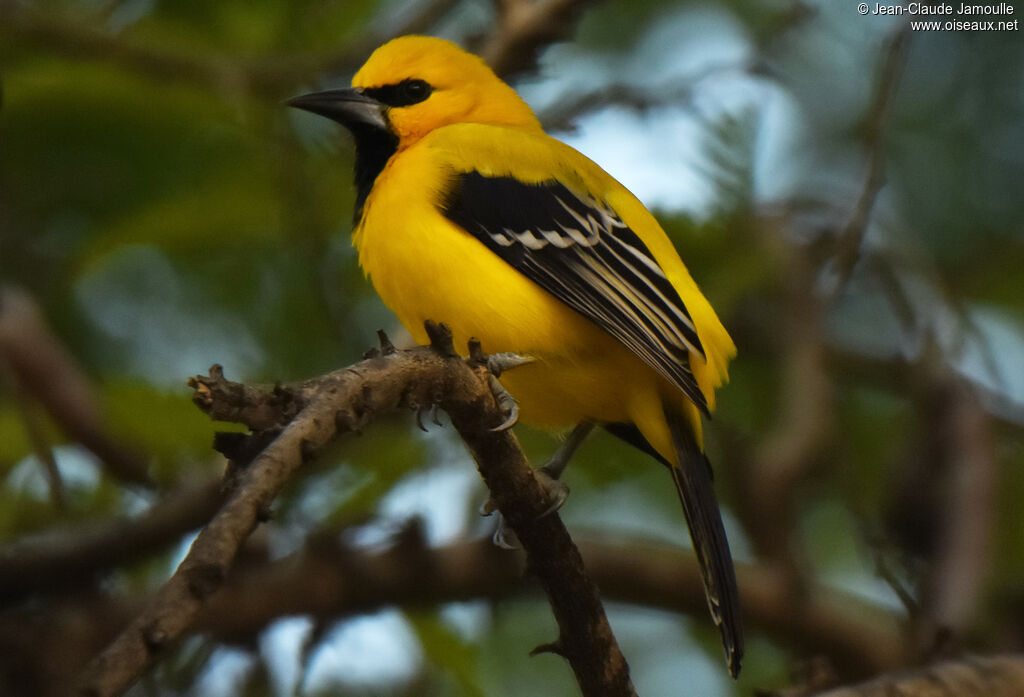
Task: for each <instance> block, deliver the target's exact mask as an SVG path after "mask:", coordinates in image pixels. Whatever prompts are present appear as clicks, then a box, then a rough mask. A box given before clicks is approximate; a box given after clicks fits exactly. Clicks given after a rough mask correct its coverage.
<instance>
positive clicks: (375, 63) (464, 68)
mask: <svg viewBox="0 0 1024 697" xmlns="http://www.w3.org/2000/svg"><path fill="white" fill-rule="evenodd" d="M288 103H289V104H290V105H291V106H294V107H298V108H300V109H305V110H306V111H311V112H313V113H315V114H320V115H321V116H326V117H328V118H331V119H334V120H335V121H337V122H339V123H341V124H342V125H344V126H345V127H347V128H348V129H349V130H351V131H352V132H353V133H354V134H355V135H356V137H357V139H358V138H359V137H360V132H365V131H366V129H367V127H369V128H371V129H374V130H382V131H386V132H388V133H389V134H390V135H391V136H393V137H394V138H395V139H396V140H397V146H398V148H403V147H407V146H409V145H412V144H413V143H415V142H416V141H418V140H419V139H420V138H422V137H423V136H425V135H426V134H428V133H430V132H431V131H433V130H435V129H437V128H441V127H442V126H447V125H449V124H454V123H485V124H492V125H502V126H511V127H517V128H527V129H531V130H534V129H536V130H539V129H540V123H539V122H538V121H537V117H536V116H534V114H533V111H532V110H531V109H530V107H529V106H527V104H526V102H524V101H523V100H522V98H520V97H519V95H518V94H516V92H515V90H513V89H512V88H511V87H509V86H508V85H507V84H505V83H504V82H503V81H502V80H501V79H500V78H498V76H497V75H495V74H494V72H493V71H492V70H491V69H490V68H489V67H488V66H487V64H486V63H484V61H483V60H482V59H481V58H479V57H477V56H474V55H473V54H471V53H467V52H466V51H463V50H462V49H461V48H459V47H458V46H456V45H455V44H453V43H451V42H450V41H445V40H444V39H436V38H432V37H426V36H403V37H400V38H398V39H393V40H392V41H389V42H388V43H386V44H384V45H383V46H381V47H380V48H378V49H377V50H376V51H374V52H373V54H372V55H371V56H370V58H369V59H368V60H367V61H366V63H365V64H364V65H363V67H362V68H360V69H359V72H357V73H356V74H355V77H353V78H352V88H351V89H335V90H326V91H324V92H315V93H313V94H307V95H303V96H301V97H295V98H294V99H291V100H290V101H289V102H288Z"/></svg>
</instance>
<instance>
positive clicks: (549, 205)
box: [441, 172, 708, 414]
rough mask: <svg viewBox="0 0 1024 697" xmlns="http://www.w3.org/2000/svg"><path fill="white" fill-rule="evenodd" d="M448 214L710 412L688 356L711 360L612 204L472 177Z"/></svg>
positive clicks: (552, 185) (559, 188)
mask: <svg viewBox="0 0 1024 697" xmlns="http://www.w3.org/2000/svg"><path fill="white" fill-rule="evenodd" d="M441 210H442V212H443V213H444V215H445V216H446V217H447V218H448V219H449V220H451V221H452V222H454V223H455V224H457V225H459V226H460V227H462V228H463V229H465V230H466V231H467V232H469V233H470V234H471V235H473V236H474V237H476V238H477V239H478V240H480V241H481V242H483V243H484V244H485V245H486V246H487V247H488V249H490V250H491V251H492V252H494V253H495V254H497V255H498V256H499V257H501V258H502V259H504V260H505V261H506V262H508V263H509V264H510V265H511V266H512V267H514V268H515V269H516V270H517V271H519V272H520V273H522V274H523V275H524V276H526V277H527V278H529V279H530V280H532V281H533V282H535V283H537V284H538V285H540V286H541V287H542V288H544V289H545V290H546V291H548V292H549V293H551V294H552V295H554V296H555V297H556V298H558V299H559V300H561V301H562V302H564V303H565V304H566V305H568V306H569V307H571V308H572V309H574V310H576V311H577V312H579V313H580V314H582V315H583V316H584V317H586V318H587V319H589V320H591V321H592V322H594V323H595V324H597V325H598V326H600V327H601V328H602V329H604V330H605V331H606V332H608V333H609V334H611V335H612V336H614V337H615V338H616V339H618V340H619V341H620V342H622V344H624V345H625V346H626V347H627V348H629V349H630V350H631V351H633V353H635V354H636V355H637V356H639V357H640V358H641V359H642V360H643V361H644V362H646V363H647V364H648V365H650V366H651V367H652V368H654V369H655V370H657V371H658V372H660V373H661V374H662V375H664V376H665V377H666V378H668V379H669V380H670V381H671V382H672V383H674V384H675V385H676V386H678V387H679V389H681V390H682V391H683V392H685V393H686V395H687V396H689V398H690V399H691V400H693V403H694V404H696V405H697V406H698V407H699V408H700V409H701V411H703V412H704V413H705V414H706V413H707V411H708V408H707V400H706V399H705V398H704V395H703V393H701V391H700V388H699V387H698V386H697V382H696V380H695V379H694V377H693V373H692V372H691V371H690V354H691V353H695V354H698V355H700V356H703V355H704V349H703V347H702V346H701V343H700V339H699V338H698V337H697V332H696V330H695V329H694V326H693V320H692V319H691V318H690V313H689V312H687V310H686V306H685V305H683V301H682V299H681V298H680V297H679V293H678V292H676V289H675V288H674V287H673V286H672V284H671V283H670V282H669V280H668V278H667V277H666V276H665V272H664V271H663V270H662V269H661V267H660V266H659V265H658V263H657V261H655V260H654V257H653V255H652V254H651V252H650V250H649V249H647V246H646V245H645V244H644V243H643V241H642V240H641V239H640V238H639V237H637V235H636V233H635V232H633V231H632V230H630V229H629V227H628V226H627V225H626V224H625V223H624V222H623V221H622V219H621V218H620V217H619V216H618V214H616V212H615V211H613V210H612V209H611V208H610V207H608V206H607V205H605V204H603V203H601V202H599V201H596V200H593V199H591V198H581V197H580V196H577V195H576V194H574V193H573V192H572V191H570V190H569V189H568V188H566V187H565V186H564V185H562V184H561V183H559V182H557V181H553V180H552V181H545V182H541V183H538V184H524V183H523V182H520V181H518V180H517V179H514V178H512V177H486V176H484V175H482V174H480V173H479V172H467V173H464V174H460V175H458V177H457V178H456V180H455V182H454V184H453V187H452V189H451V191H450V192H449V194H448V196H447V197H446V198H445V200H444V201H443V203H442V207H441Z"/></svg>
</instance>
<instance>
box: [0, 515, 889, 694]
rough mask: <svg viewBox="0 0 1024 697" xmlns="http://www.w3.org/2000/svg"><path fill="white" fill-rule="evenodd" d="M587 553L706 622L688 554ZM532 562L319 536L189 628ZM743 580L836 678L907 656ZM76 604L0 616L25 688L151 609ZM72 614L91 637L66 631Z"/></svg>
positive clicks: (220, 634) (880, 617)
mask: <svg viewBox="0 0 1024 697" xmlns="http://www.w3.org/2000/svg"><path fill="white" fill-rule="evenodd" d="M580 551H581V552H582V555H583V559H584V560H585V562H586V567H587V569H588V570H589V571H590V573H591V574H592V576H593V578H594V579H595V580H596V581H597V582H598V584H599V585H600V587H601V588H602V592H603V595H604V596H605V597H607V598H609V599H613V600H618V601H624V602H628V603H636V604H638V605H643V606H645V607H655V608H662V609H665V610H668V611H673V612H684V613H687V614H691V615H693V616H695V617H699V618H703V617H705V616H706V601H705V599H704V591H703V587H702V585H701V580H700V570H699V568H698V566H697V564H696V561H695V560H694V558H693V555H692V554H691V553H689V552H686V551H681V550H679V549H674V548H667V547H664V546H658V545H654V544H651V543H646V542H644V541H642V540H625V539H624V540H618V541H615V542H608V541H585V542H582V543H581V544H580ZM525 567H526V560H525V555H524V554H523V552H522V551H514V552H510V551H507V550H503V549H500V548H498V547H495V546H494V545H493V544H492V543H491V541H490V540H473V541H466V542H456V543H453V544H450V545H447V546H445V547H441V548H437V549H430V548H428V547H426V546H425V543H424V542H423V540H422V538H421V537H418V536H416V535H412V534H406V535H401V536H399V538H398V539H397V540H396V543H395V544H394V545H393V546H392V547H390V548H388V549H384V550H380V549H374V550H361V549H353V548H351V547H347V546H345V545H344V544H342V543H340V542H339V541H338V537H337V536H331V537H330V538H327V539H314V540H311V541H310V543H309V544H308V545H307V546H306V548H305V549H304V550H303V551H302V552H300V553H297V554H295V555H293V556H291V557H288V558H285V559H280V560H274V561H269V560H267V559H266V556H265V555H262V554H247V555H246V557H245V560H244V561H241V562H239V563H238V564H237V565H236V568H234V569H233V570H232V572H231V574H230V576H229V578H228V580H227V581H226V583H225V587H224V589H223V591H222V592H220V593H218V594H217V595H216V596H214V597H212V598H211V599H210V602H209V604H208V606H207V607H206V609H204V611H203V612H202V614H201V615H200V616H198V617H197V618H196V623H195V626H194V627H193V630H194V631H197V632H203V633H205V634H208V635H209V636H212V637H216V638H218V639H221V640H224V641H228V642H238V643H241V644H243V645H251V644H252V643H253V641H254V638H255V637H256V636H258V635H259V633H260V632H262V631H263V630H264V629H265V628H266V627H267V626H269V625H270V624H271V623H273V622H274V621H275V620H277V619H278V618H280V617H283V616H290V615H306V616H309V617H313V618H315V619H316V620H318V621H321V622H325V623H326V622H331V621H334V620H337V619H339V618H343V617H346V616H351V615H355V614H359V613H363V612H372V611H374V610H376V609H378V608H381V607H386V606H395V605H398V606H401V607H408V608H418V607H437V606H439V605H442V604H444V603H448V602H453V601H461V600H469V599H475V598H476V599H479V598H482V599H489V600H499V599H503V598H508V597H509V596H511V595H514V594H521V593H523V592H527V591H531V590H533V587H532V586H531V584H530V583H529V582H528V580H529V579H528V577H527V578H524V570H525ZM737 579H738V581H739V585H740V592H741V594H742V596H743V598H744V613H745V617H746V620H747V622H748V623H749V624H750V626H751V627H752V628H755V629H757V630H758V631H760V632H762V633H764V634H767V635H768V636H770V637H772V638H773V639H775V640H778V641H779V642H780V643H782V644H786V645H789V646H791V647H793V648H794V650H795V652H796V654H797V655H799V656H805V657H815V656H823V657H824V658H825V659H827V661H828V662H829V664H830V665H831V666H833V667H834V668H835V669H836V671H837V672H838V674H839V675H841V676H844V677H846V678H848V679H854V678H857V677H864V676H869V675H875V674H878V673H879V672H883V671H887V670H893V669H895V668H897V667H899V666H902V665H905V664H906V661H907V660H908V659H907V652H906V646H907V644H906V642H905V640H904V635H903V632H902V630H901V620H900V618H898V617H897V616H895V615H893V614H891V613H889V612H887V611H884V610H881V609H879V608H877V607H875V606H872V605H869V604H866V603H864V602H862V601H859V600H858V599H856V598H854V597H851V596H848V595H846V594H844V593H842V592H839V591H836V590H833V589H829V588H826V587H821V586H816V585H814V584H809V585H808V587H807V588H804V589H801V590H800V591H794V589H792V588H790V587H788V586H787V585H786V584H787V583H788V582H789V579H788V578H787V577H786V576H784V575H783V574H780V573H779V572H777V571H776V570H774V569H772V568H769V567H767V566H764V565H751V564H739V565H738V566H737ZM524 581H527V582H524ZM78 602H79V603H80V604H79V605H77V606H73V607H69V606H67V605H64V606H61V605H54V606H50V607H49V608H48V609H47V611H46V613H45V615H41V614H40V613H35V614H33V615H32V617H31V618H26V617H24V616H16V615H8V616H7V617H0V651H2V652H3V653H4V654H5V655H7V656H10V657H12V661H17V662H19V663H20V664H23V665H24V666H26V668H27V671H28V672H29V674H30V676H31V679H30V680H29V682H31V683H32V684H37V685H39V688H38V689H36V690H34V691H33V693H34V694H39V695H43V696H49V695H51V694H52V695H64V694H67V690H66V689H61V688H60V686H59V685H57V684H56V683H58V682H59V681H60V680H61V679H62V677H63V675H64V674H63V673H60V672H56V671H54V668H53V666H52V664H51V662H50V661H49V659H48V656H47V655H42V656H40V655H38V651H37V647H38V646H40V645H46V646H50V647H51V648H52V652H53V653H55V654H58V655H70V654H71V653H74V654H75V655H76V656H77V655H78V654H79V653H81V652H82V651H84V650H86V647H96V648H98V647H100V646H102V643H103V642H105V641H107V640H108V639H109V638H110V637H111V636H113V634H114V633H115V632H116V630H117V627H118V626H119V625H123V624H124V623H126V622H128V621H130V620H131V617H132V616H133V614H134V613H137V612H139V611H141V609H142V608H143V607H145V605H146V604H147V603H146V601H145V600H144V599H143V598H140V597H121V598H119V599H118V600H117V602H116V603H115V602H110V601H108V600H96V599H87V598H83V599H80V600H79V601H78ZM68 617H74V618H76V621H75V624H76V626H80V627H83V628H85V627H87V628H88V633H85V634H83V633H79V634H74V635H68V634H67V631H66V629H65V628H66V627H67V626H68V624H69V620H68ZM66 645H67V646H66ZM65 647H66V648H65ZM76 647H77V648H76ZM62 667H63V668H64V669H65V670H72V669H73V665H63V666H62ZM47 684H49V685H53V687H52V689H49V688H47V687H45V685H47Z"/></svg>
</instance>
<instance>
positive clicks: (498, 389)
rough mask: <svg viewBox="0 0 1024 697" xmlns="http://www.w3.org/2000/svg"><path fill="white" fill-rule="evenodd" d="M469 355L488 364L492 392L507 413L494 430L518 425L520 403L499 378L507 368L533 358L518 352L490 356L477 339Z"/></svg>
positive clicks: (524, 363)
mask: <svg viewBox="0 0 1024 697" xmlns="http://www.w3.org/2000/svg"><path fill="white" fill-rule="evenodd" d="M469 355H470V358H471V359H472V360H475V361H479V362H481V363H484V364H485V365H486V366H487V370H488V371H489V372H490V375H488V376H487V379H488V384H489V385H490V388H491V394H493V395H494V399H496V400H497V402H498V406H499V407H500V408H501V413H502V414H504V415H505V420H504V421H502V422H501V423H500V424H498V425H497V426H495V427H494V428H492V429H491V430H492V431H507V430H508V429H510V428H512V427H513V426H515V425H516V422H518V421H519V403H518V402H516V399H515V397H513V396H512V395H511V394H510V393H509V391H508V390H506V389H505V388H504V387H503V386H502V384H501V383H500V382H498V378H499V377H501V374H502V373H504V372H505V371H506V370H511V369H512V368H516V367H518V366H521V365H526V364H527V363H532V362H533V358H530V357H529V356H520V355H519V354H517V353H495V354H491V355H489V356H485V355H484V352H483V349H481V347H480V342H479V341H477V340H476V339H471V340H470V342H469Z"/></svg>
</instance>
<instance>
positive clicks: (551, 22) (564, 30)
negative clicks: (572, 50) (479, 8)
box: [477, 0, 593, 79]
mask: <svg viewBox="0 0 1024 697" xmlns="http://www.w3.org/2000/svg"><path fill="white" fill-rule="evenodd" d="M592 2H593V0H496V2H495V5H496V6H497V8H498V26H497V28H496V29H495V30H494V31H493V32H492V33H491V35H490V36H488V37H487V39H486V40H485V41H484V43H483V45H482V46H479V47H478V48H477V53H479V54H480V56H482V57H483V59H484V60H485V61H487V64H488V65H490V66H491V68H492V69H493V70H494V72H496V73H497V74H498V75H500V76H501V77H503V78H505V79H508V78H510V77H514V76H516V75H519V74H521V73H527V72H533V71H535V70H536V69H537V59H538V57H539V53H540V50H541V49H542V48H544V47H545V46H547V45H549V44H552V43H555V42H557V41H563V40H565V39H567V38H569V36H570V35H571V34H572V31H573V29H575V28H576V22H577V21H578V20H579V17H580V15H581V14H582V13H583V10H584V9H585V8H586V6H587V5H589V4H591V3H592Z"/></svg>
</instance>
